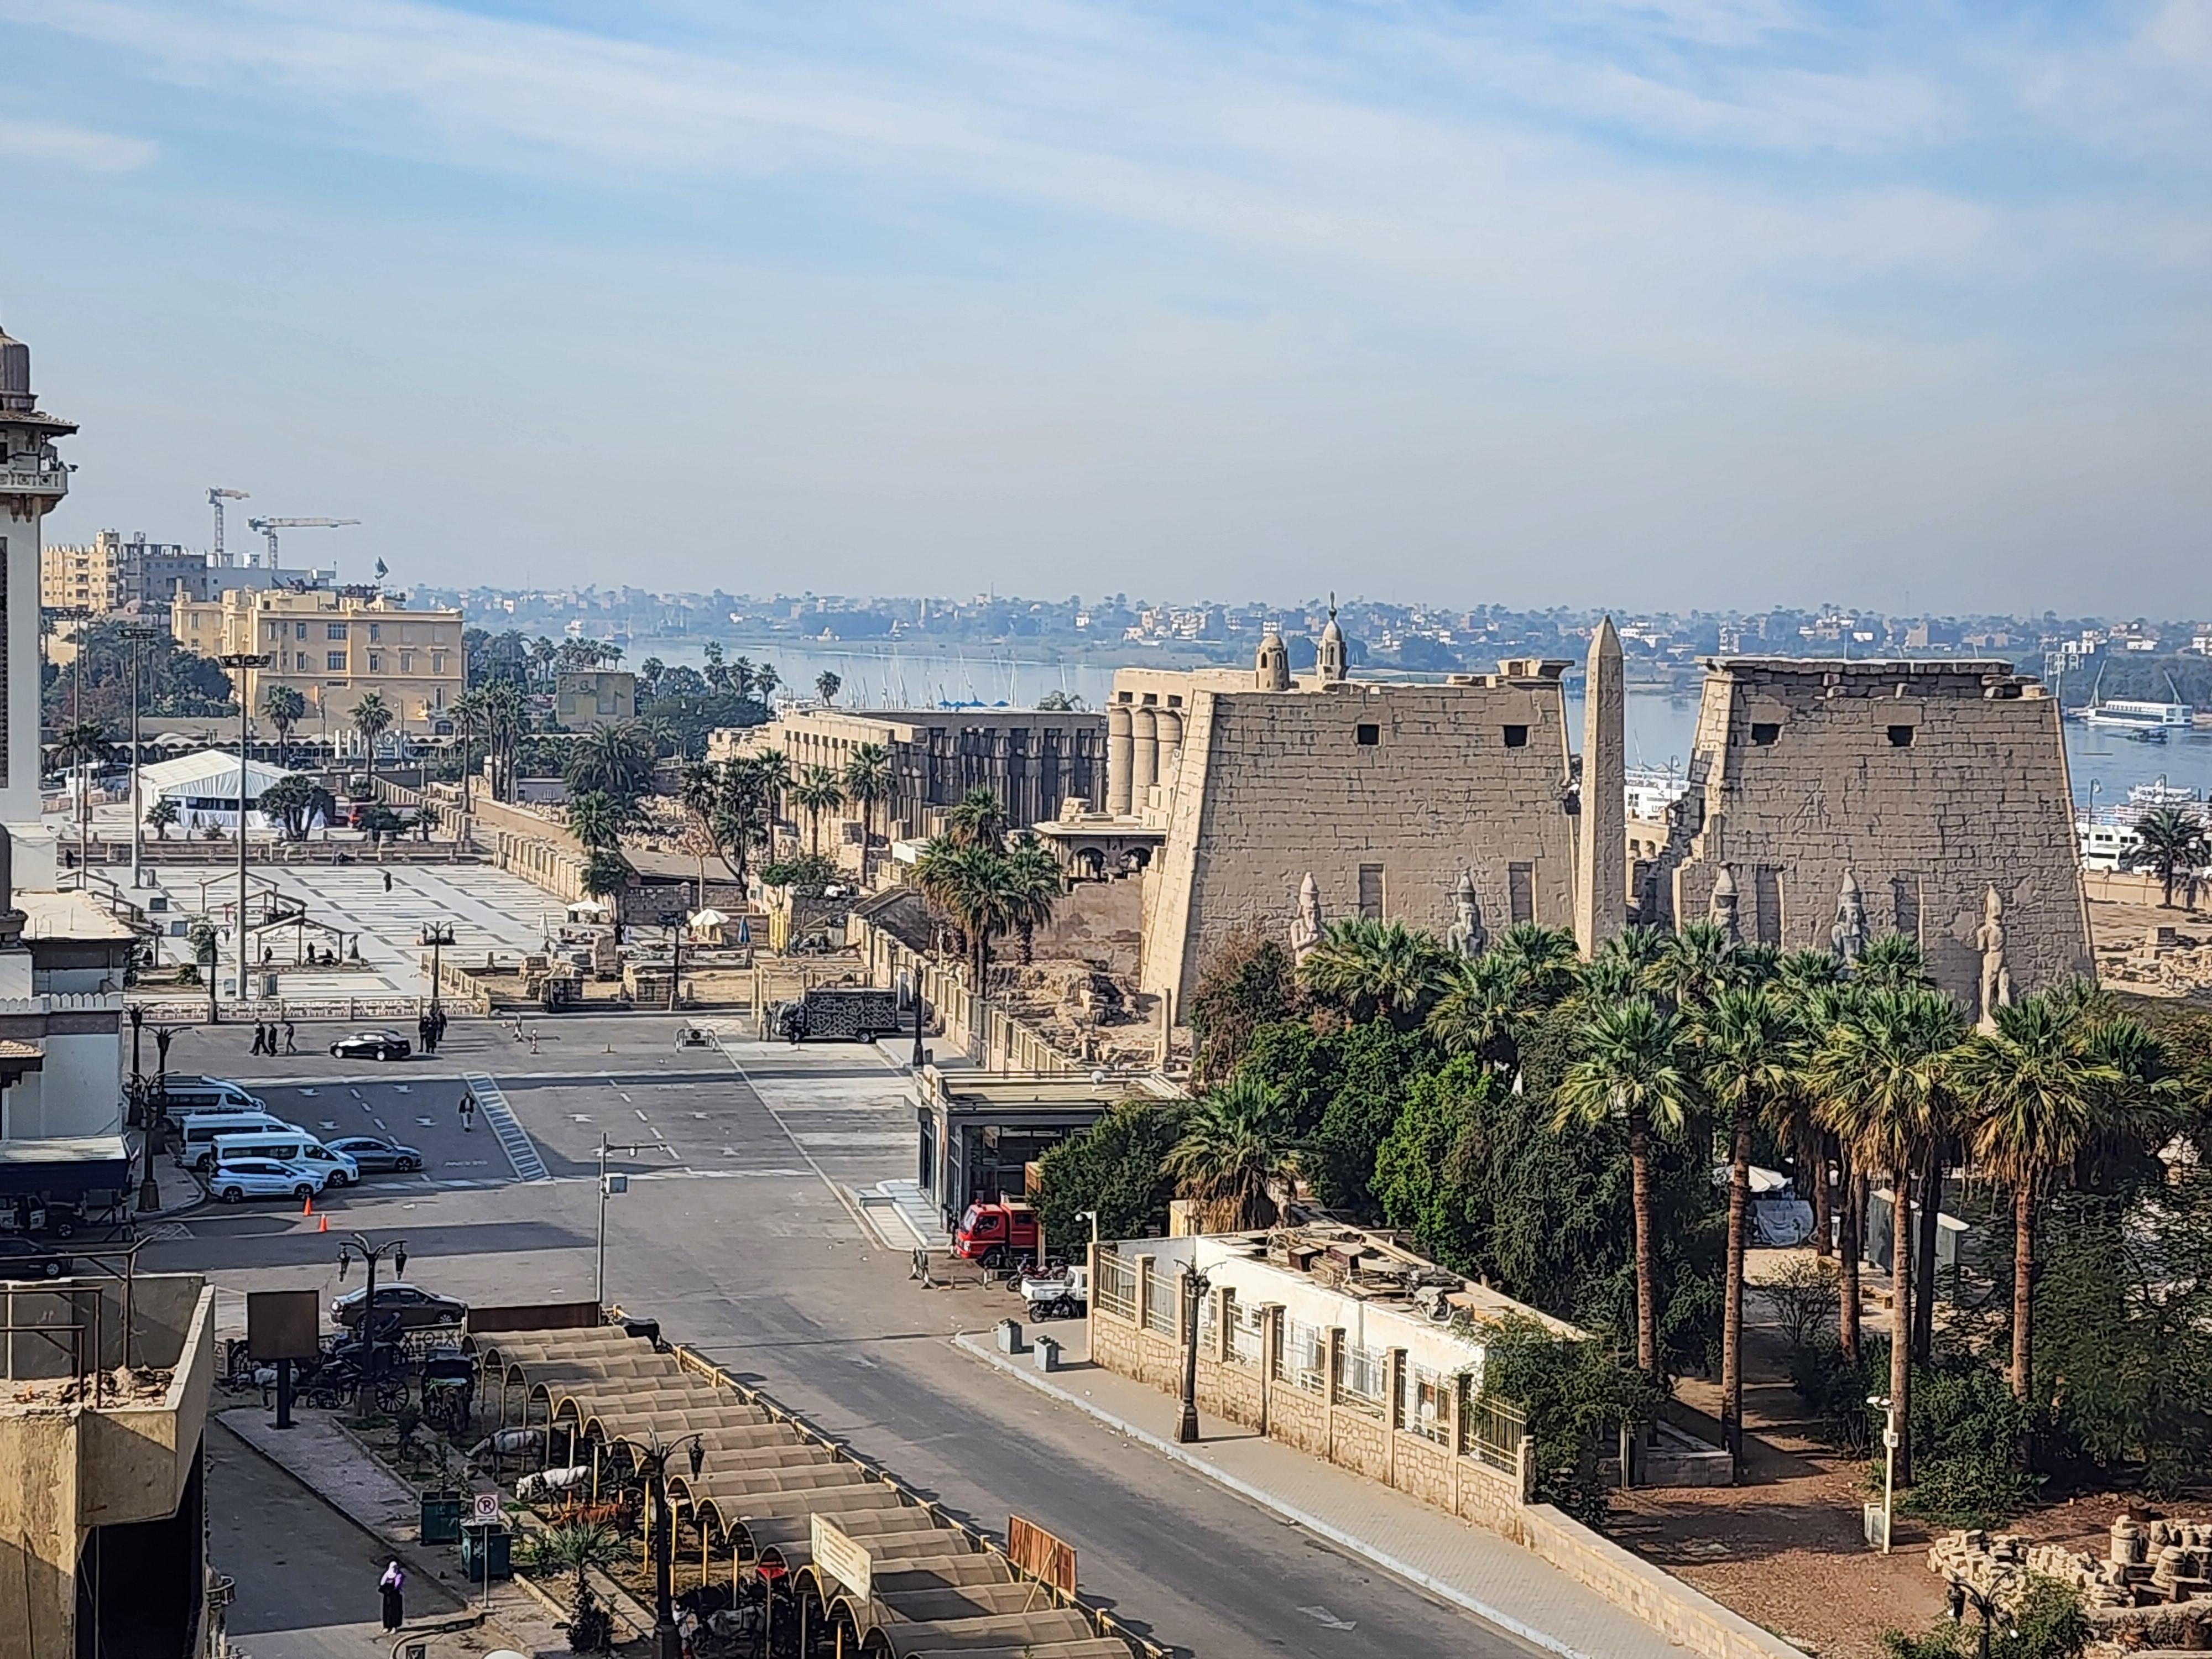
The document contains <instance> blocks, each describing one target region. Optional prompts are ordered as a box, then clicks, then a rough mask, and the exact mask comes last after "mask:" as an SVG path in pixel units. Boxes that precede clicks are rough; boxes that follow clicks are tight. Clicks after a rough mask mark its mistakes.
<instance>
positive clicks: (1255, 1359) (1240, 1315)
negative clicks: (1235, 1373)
mask: <svg viewBox="0 0 2212 1659" xmlns="http://www.w3.org/2000/svg"><path fill="white" fill-rule="evenodd" d="M1230 1311H1231V1319H1230V1322H1229V1358H1231V1361H1233V1362H1234V1363H1235V1364H1239V1365H1243V1366H1246V1367H1249V1369H1251V1370H1259V1369H1260V1361H1261V1344H1262V1343H1263V1342H1264V1341H1265V1340H1266V1339H1267V1318H1266V1316H1264V1315H1262V1314H1261V1311H1260V1310H1259V1309H1257V1308H1255V1307H1251V1306H1248V1305H1247V1304H1244V1303H1242V1302H1233V1303H1231V1304H1230Z"/></svg>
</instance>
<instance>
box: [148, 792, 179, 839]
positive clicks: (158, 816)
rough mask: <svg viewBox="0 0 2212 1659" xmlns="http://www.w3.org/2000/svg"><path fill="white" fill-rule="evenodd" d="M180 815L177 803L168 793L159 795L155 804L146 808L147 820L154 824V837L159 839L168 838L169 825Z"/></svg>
mask: <svg viewBox="0 0 2212 1659" xmlns="http://www.w3.org/2000/svg"><path fill="white" fill-rule="evenodd" d="M180 816H181V814H180V813H179V811H178V808H177V803H176V802H175V801H173V800H172V799H169V797H168V796H167V795H161V796H157V797H156V798H155V801H154V804H153V805H151V806H149V807H148V808H147V809H146V822H147V823H149V824H150V825H152V826H153V829H154V837H155V840H157V841H167V840H168V838H169V826H170V825H171V824H173V823H175V822H176V821H177V819H178V818H179V817H180Z"/></svg>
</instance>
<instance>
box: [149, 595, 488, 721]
mask: <svg viewBox="0 0 2212 1659" xmlns="http://www.w3.org/2000/svg"><path fill="white" fill-rule="evenodd" d="M169 631H170V632H171V634H172V635H174V636H175V639H176V641H177V643H178V644H179V645H180V646H182V647H185V649H186V650H188V651H196V652H197V653H199V654H200V655H202V656H204V657H222V656H227V655H230V654H234V653H249V652H251V653H266V654H269V655H271V656H273V657H274V658H275V659H276V660H275V661H273V662H271V663H270V665H269V666H267V667H266V668H249V669H246V670H245V671H244V672H245V675H246V699H247V701H248V702H249V703H250V704H251V705H252V707H253V708H255V709H256V710H258V709H259V708H260V707H261V705H262V700H263V698H264V696H265V695H266V692H267V690H268V688H269V687H270V686H272V685H289V686H292V687H294V688H295V689H296V690H298V691H299V692H300V693H301V695H302V696H305V697H306V698H307V709H308V720H309V721H310V722H313V723H318V724H319V725H321V726H324V727H325V728H326V729H327V730H328V731H330V732H331V733H333V734H337V733H339V732H343V731H344V730H346V729H347V727H348V720H349V715H350V714H351V712H352V710H353V708H354V705H355V704H356V703H358V702H360V701H361V700H362V697H364V696H367V695H368V693H370V692H372V691H374V692H375V693H376V694H377V695H378V696H380V697H381V698H382V699H383V700H384V702H386V704H388V705H389V706H390V708H391V709H392V713H393V714H395V715H396V716H397V717H398V720H397V722H396V728H397V729H400V730H404V729H405V728H407V727H410V726H411V727H414V728H416V730H418V731H419V730H422V728H424V727H426V726H428V727H432V728H434V729H435V725H436V723H437V722H439V721H440V720H443V719H444V718H445V710H446V709H447V708H449V707H450V706H451V705H452V704H453V701H454V700H455V699H456V698H458V697H459V696H460V695H461V693H462V692H463V691H464V690H465V689H466V686H467V681H466V673H467V665H466V653H465V652H464V651H463V650H462V648H461V613H460V612H459V611H446V610H422V611H413V610H409V609H407V608H406V607H405V606H404V605H401V604H400V602H399V601H398V600H397V599H393V598H392V597H390V596H388V595H386V594H384V593H381V592H378V591H377V590H376V589H375V588H373V587H305V586H302V587H285V588H233V589H231V590H230V591H229V592H225V593H223V594H222V596H221V597H219V598H217V599H210V600H207V601H205V602H196V601H191V600H187V599H178V600H177V601H176V602H175V603H174V604H173V605H172V606H171V607H170V613H169ZM235 673H236V671H234V680H233V683H234V684H235Z"/></svg>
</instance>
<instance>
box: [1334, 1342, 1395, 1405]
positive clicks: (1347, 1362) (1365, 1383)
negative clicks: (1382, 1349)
mask: <svg viewBox="0 0 2212 1659" xmlns="http://www.w3.org/2000/svg"><path fill="white" fill-rule="evenodd" d="M1388 1378H1389V1362H1388V1361H1387V1360H1386V1359H1385V1358H1383V1355H1382V1354H1380V1353H1378V1352H1376V1351H1375V1350H1374V1349H1372V1348H1362V1347H1358V1346H1355V1345H1353V1344H1352V1343H1349V1342H1347V1343H1346V1344H1345V1345H1344V1346H1343V1347H1342V1348H1340V1349H1339V1350H1338V1352H1337V1366H1336V1396H1337V1401H1338V1403H1340V1405H1345V1406H1348V1407H1351V1408H1352V1410H1354V1411H1358V1412H1364V1413H1367V1415H1369V1416H1370V1417H1380V1416H1382V1415H1383V1404H1384V1401H1383V1395H1384V1392H1385V1388H1386V1383H1387V1379H1388Z"/></svg>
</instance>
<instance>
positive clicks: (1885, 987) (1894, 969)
mask: <svg viewBox="0 0 2212 1659" xmlns="http://www.w3.org/2000/svg"><path fill="white" fill-rule="evenodd" d="M1851 982H1852V983H1853V984H1854V985H1861V986H1864V987H1866V988H1867V989H1868V990H1869V991H1925V990H1929V989H1930V988H1932V987H1934V985H1935V983H1936V976H1935V975H1933V974H1931V973H1929V971H1928V953H1927V952H1926V951H1923V950H1922V949H1921V948H1920V941H1919V940H1918V939H1914V938H1913V937H1912V936H1911V934H1909V933H1880V934H1877V935H1876V936H1875V937H1874V938H1873V939H1869V940H1868V941H1867V947H1866V949H1865V950H1863V951H1860V952H1859V959H1858V962H1857V964H1856V965H1855V966H1854V967H1853V968H1852V969H1851Z"/></svg>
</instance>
